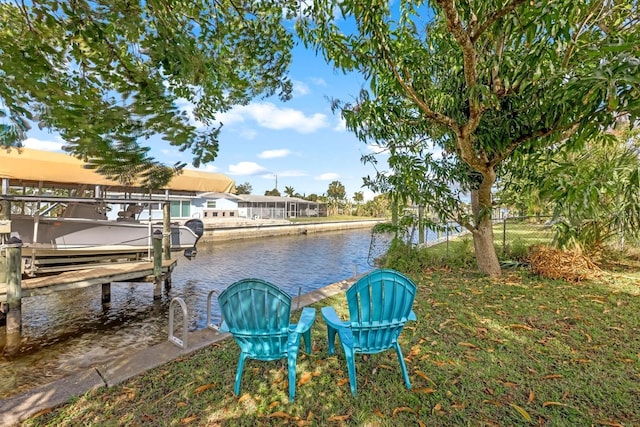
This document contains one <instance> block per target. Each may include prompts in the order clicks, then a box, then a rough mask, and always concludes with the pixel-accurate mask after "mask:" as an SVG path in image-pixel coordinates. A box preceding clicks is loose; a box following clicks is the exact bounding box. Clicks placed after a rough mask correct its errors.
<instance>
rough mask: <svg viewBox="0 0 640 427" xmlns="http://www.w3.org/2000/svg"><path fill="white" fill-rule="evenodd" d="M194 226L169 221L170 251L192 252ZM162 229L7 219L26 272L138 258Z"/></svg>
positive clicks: (113, 223) (90, 221)
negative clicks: (16, 240)
mask: <svg viewBox="0 0 640 427" xmlns="http://www.w3.org/2000/svg"><path fill="white" fill-rule="evenodd" d="M192 221H193V220H192ZM195 221H199V220H195ZM190 222H191V221H190ZM195 225H196V229H195V231H194V229H192V228H190V227H189V226H184V225H179V224H171V250H172V251H188V252H189V254H190V255H189V256H193V255H195V249H194V248H195V245H196V243H197V242H198V239H199V238H200V236H201V235H202V226H201V222H200V223H199V224H198V223H196V224H195ZM190 226H191V225H190ZM198 227H199V229H198ZM162 230H163V227H162V224H145V223H139V222H127V221H110V220H100V219H85V218H48V217H43V218H39V219H35V218H34V217H30V216H23V215H14V216H12V218H11V231H12V234H13V235H17V237H19V238H20V240H21V241H22V256H23V258H24V259H25V262H24V264H25V271H26V272H28V273H30V274H34V272H41V271H43V270H44V265H51V264H55V265H57V266H60V265H65V264H76V265H77V264H78V263H81V262H92V261H105V260H117V259H119V257H123V258H129V259H133V258H135V259H140V258H142V257H144V256H146V255H147V254H150V253H151V252H152V248H153V241H152V237H151V236H152V235H153V233H154V232H156V231H160V232H162ZM34 236H35V238H34ZM186 253H187V252H185V254H186Z"/></svg>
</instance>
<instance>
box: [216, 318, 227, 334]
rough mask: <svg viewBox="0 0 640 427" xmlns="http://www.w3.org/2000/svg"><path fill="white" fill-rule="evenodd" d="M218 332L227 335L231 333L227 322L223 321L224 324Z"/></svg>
mask: <svg viewBox="0 0 640 427" xmlns="http://www.w3.org/2000/svg"><path fill="white" fill-rule="evenodd" d="M218 331H219V332H221V333H226V332H229V325H227V322H225V321H224V320H223V321H222V324H221V325H220V327H219V328H218Z"/></svg>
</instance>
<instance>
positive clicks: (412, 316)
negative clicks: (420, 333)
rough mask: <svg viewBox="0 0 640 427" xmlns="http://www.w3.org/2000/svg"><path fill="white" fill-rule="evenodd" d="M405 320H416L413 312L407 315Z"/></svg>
mask: <svg viewBox="0 0 640 427" xmlns="http://www.w3.org/2000/svg"><path fill="white" fill-rule="evenodd" d="M407 320H418V318H417V317H416V314H415V313H414V312H413V310H411V313H409V317H407Z"/></svg>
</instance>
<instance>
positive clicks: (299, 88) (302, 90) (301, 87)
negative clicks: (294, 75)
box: [293, 80, 311, 96]
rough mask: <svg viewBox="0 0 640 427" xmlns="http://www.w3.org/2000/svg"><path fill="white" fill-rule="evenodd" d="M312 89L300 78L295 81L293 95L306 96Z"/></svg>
mask: <svg viewBox="0 0 640 427" xmlns="http://www.w3.org/2000/svg"><path fill="white" fill-rule="evenodd" d="M309 92H311V90H310V89H309V86H307V84H306V83H303V82H301V81H299V80H294V81H293V95H294V96H304V95H307V94H308V93H309Z"/></svg>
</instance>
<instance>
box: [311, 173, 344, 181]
mask: <svg viewBox="0 0 640 427" xmlns="http://www.w3.org/2000/svg"><path fill="white" fill-rule="evenodd" d="M338 178H340V175H339V174H337V173H335V172H327V173H323V174H322V175H318V176H316V177H315V180H316V181H334V180H336V179H338Z"/></svg>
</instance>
